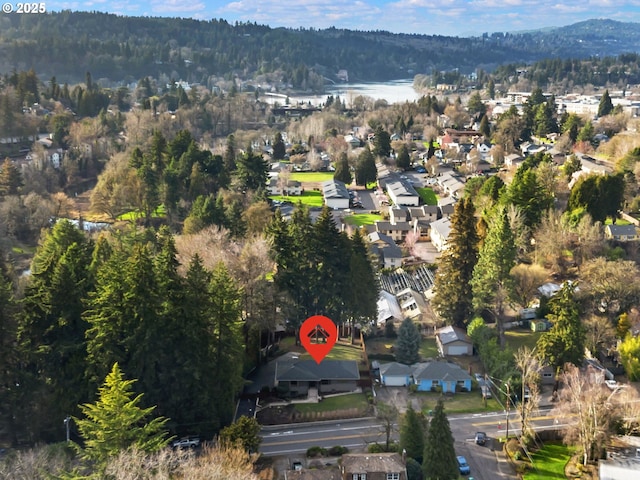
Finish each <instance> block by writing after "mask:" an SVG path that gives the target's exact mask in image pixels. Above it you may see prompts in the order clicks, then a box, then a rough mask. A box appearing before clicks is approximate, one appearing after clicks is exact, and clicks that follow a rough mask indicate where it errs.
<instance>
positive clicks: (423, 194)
mask: <svg viewBox="0 0 640 480" xmlns="http://www.w3.org/2000/svg"><path fill="white" fill-rule="evenodd" d="M416 192H418V195H420V199H421V200H422V201H423V202H424V204H425V205H437V204H438V197H437V196H436V194H435V192H434V191H433V190H432V189H430V188H416Z"/></svg>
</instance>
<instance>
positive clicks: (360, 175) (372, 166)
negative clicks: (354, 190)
mask: <svg viewBox="0 0 640 480" xmlns="http://www.w3.org/2000/svg"><path fill="white" fill-rule="evenodd" d="M376 178H378V170H377V168H376V161H375V158H374V157H373V154H372V153H371V150H369V148H367V147H365V148H364V150H363V151H362V153H360V155H359V156H358V161H357V163H356V185H360V186H365V187H366V185H367V184H368V183H371V182H375V181H376Z"/></svg>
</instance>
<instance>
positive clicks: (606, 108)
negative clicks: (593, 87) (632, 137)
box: [598, 90, 613, 117]
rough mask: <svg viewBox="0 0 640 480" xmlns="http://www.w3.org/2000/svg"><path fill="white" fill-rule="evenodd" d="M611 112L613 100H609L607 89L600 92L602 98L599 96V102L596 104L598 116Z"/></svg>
mask: <svg viewBox="0 0 640 480" xmlns="http://www.w3.org/2000/svg"><path fill="white" fill-rule="evenodd" d="M611 112H613V102H612V101H611V96H610V95H609V90H605V91H604V93H603V94H602V98H600V103H599V104H598V117H604V116H605V115H609V114H610V113H611Z"/></svg>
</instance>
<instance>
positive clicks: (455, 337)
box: [436, 325, 473, 357]
mask: <svg viewBox="0 0 640 480" xmlns="http://www.w3.org/2000/svg"><path fill="white" fill-rule="evenodd" d="M436 344H437V345H438V351H439V352H440V355H442V356H443V357H444V356H447V355H472V354H473V342H472V341H471V339H470V338H469V336H468V335H467V334H466V332H465V331H464V330H462V329H461V328H457V327H452V326H451V325H449V326H447V327H443V328H440V329H439V330H438V331H436Z"/></svg>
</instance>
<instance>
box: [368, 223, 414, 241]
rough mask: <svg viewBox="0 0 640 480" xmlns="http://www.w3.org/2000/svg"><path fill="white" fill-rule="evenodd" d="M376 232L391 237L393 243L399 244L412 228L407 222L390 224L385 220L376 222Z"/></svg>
mask: <svg viewBox="0 0 640 480" xmlns="http://www.w3.org/2000/svg"><path fill="white" fill-rule="evenodd" d="M375 229H376V232H378V233H382V234H383V235H387V236H389V237H391V238H392V239H393V240H394V241H396V242H400V241H403V240H404V239H405V237H406V236H407V234H408V233H409V232H411V231H412V230H413V229H414V228H413V225H411V223H409V222H398V223H391V222H388V221H386V220H376V222H375Z"/></svg>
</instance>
